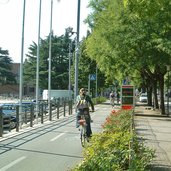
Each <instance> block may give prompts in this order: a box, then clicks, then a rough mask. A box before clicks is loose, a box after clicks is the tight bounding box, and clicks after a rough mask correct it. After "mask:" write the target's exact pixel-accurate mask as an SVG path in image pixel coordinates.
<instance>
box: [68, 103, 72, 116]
mask: <svg viewBox="0 0 171 171" xmlns="http://www.w3.org/2000/svg"><path fill="white" fill-rule="evenodd" d="M68 107H69V115H70V114H71V101H70V100H69V101H68Z"/></svg>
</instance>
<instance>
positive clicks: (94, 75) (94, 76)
mask: <svg viewBox="0 0 171 171" xmlns="http://www.w3.org/2000/svg"><path fill="white" fill-rule="evenodd" d="M88 78H89V79H88V94H89V95H90V82H91V81H95V80H96V74H89V77H88Z"/></svg>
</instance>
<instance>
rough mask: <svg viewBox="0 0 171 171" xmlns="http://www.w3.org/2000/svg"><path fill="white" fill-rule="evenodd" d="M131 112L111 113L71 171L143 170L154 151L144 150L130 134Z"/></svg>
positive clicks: (144, 147) (140, 143)
mask: <svg viewBox="0 0 171 171" xmlns="http://www.w3.org/2000/svg"><path fill="white" fill-rule="evenodd" d="M132 114H133V113H132V111H131V110H128V111H123V110H121V111H118V112H116V111H112V112H111V114H110V115H109V116H108V117H107V119H106V122H105V123H104V125H103V128H104V130H103V132H102V133H97V134H94V135H93V137H92V139H91V142H90V145H89V146H88V147H87V148H85V149H84V153H83V155H84V159H83V161H82V162H81V163H80V164H79V165H78V166H77V167H76V168H74V169H72V171H86V170H89V171H94V170H95V171H99V170H102V171H123V170H125V171H126V170H141V171H143V170H146V168H147V166H148V165H149V164H150V161H151V160H152V158H153V157H154V151H153V150H151V149H149V148H147V147H146V146H144V144H143V143H142V142H140V141H139V139H138V137H137V136H136V134H135V133H132V130H131V124H132V119H131V115H132Z"/></svg>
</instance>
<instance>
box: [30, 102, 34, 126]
mask: <svg viewBox="0 0 171 171" xmlns="http://www.w3.org/2000/svg"><path fill="white" fill-rule="evenodd" d="M33 110H34V108H33V105H31V106H30V127H33V118H34V114H33Z"/></svg>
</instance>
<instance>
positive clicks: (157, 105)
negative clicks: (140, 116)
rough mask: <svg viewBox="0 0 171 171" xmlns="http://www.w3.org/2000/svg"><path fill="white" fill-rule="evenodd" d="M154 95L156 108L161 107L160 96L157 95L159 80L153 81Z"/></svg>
mask: <svg viewBox="0 0 171 171" xmlns="http://www.w3.org/2000/svg"><path fill="white" fill-rule="evenodd" d="M153 95H154V108H155V109H159V103H158V97H157V81H156V80H154V81H153Z"/></svg>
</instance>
